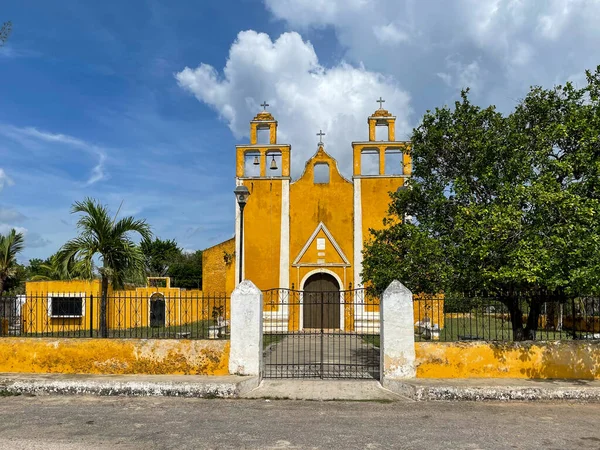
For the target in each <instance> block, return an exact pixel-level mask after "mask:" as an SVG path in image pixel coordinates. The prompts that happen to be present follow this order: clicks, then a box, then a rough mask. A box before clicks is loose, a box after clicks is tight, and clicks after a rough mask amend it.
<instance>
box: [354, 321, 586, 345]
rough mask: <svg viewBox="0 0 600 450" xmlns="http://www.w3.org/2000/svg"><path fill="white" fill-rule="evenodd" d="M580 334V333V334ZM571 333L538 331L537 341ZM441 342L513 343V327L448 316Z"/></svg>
mask: <svg viewBox="0 0 600 450" xmlns="http://www.w3.org/2000/svg"><path fill="white" fill-rule="evenodd" d="M578 334H579V333H578ZM572 339H573V335H572V333H571V332H570V331H551V330H538V332H537V336H536V340H538V341H555V340H572ZM362 340H363V342H364V343H365V344H367V345H373V346H374V347H379V346H380V336H379V335H378V334H376V335H363V336H362ZM425 340H428V339H425V338H424V337H422V336H420V335H418V334H415V341H425ZM439 340H440V341H441V342H456V341H467V340H478V341H512V325H511V324H510V321H503V320H501V319H498V318H495V317H493V316H492V315H483V314H481V315H473V316H471V317H470V318H469V317H451V316H450V315H449V314H447V315H446V319H445V321H444V328H443V329H442V330H440V339H439Z"/></svg>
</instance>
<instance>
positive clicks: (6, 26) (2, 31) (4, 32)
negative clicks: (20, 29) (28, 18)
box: [0, 21, 12, 47]
mask: <svg viewBox="0 0 600 450" xmlns="http://www.w3.org/2000/svg"><path fill="white" fill-rule="evenodd" d="M11 31H12V22H11V21H8V22H4V23H3V24H2V27H0V47H2V46H3V45H4V43H5V42H6V41H7V40H8V37H9V36H10V32H11Z"/></svg>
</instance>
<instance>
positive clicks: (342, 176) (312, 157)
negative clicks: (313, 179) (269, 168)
mask: <svg viewBox="0 0 600 450" xmlns="http://www.w3.org/2000/svg"><path fill="white" fill-rule="evenodd" d="M321 149H322V150H323V153H325V155H327V156H328V157H329V159H331V160H332V161H333V165H334V167H335V170H336V171H337V173H338V175H339V176H340V177H341V178H342V180H344V181H345V182H347V183H350V184H352V181H350V180H349V179H348V178H346V177H345V176H344V175H343V174H342V172H340V168H339V167H338V162H337V159H335V158H334V157H333V156H331V155H330V154H329V153H327V151H326V150H325V147H324V146H323V145H319V148H318V149H317V151H316V152H315V153H314V154H313V155H312V156H311V157H310V158H308V159H307V160H306V162H305V163H304V170H303V171H302V174H301V175H300V177H298V178H297V179H295V180H294V181H292V182H291V183H290V184H294V183H296V182H297V181H300V180H301V179H302V178H304V175H306V170H307V169H308V164H309V163H310V162H311V161H312V160H313V159H315V158H316V157H317V155H318V154H319V150H321Z"/></svg>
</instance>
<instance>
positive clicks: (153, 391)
mask: <svg viewBox="0 0 600 450" xmlns="http://www.w3.org/2000/svg"><path fill="white" fill-rule="evenodd" d="M384 386H385V387H382V386H381V385H380V384H379V383H378V382H377V381H375V380H319V379H316V380H312V379H308V380H290V379H287V380H263V381H262V382H260V384H259V379H258V378H257V377H241V376H233V375H231V376H222V377H215V376H199V375H63V374H20V373H3V374H0V396H1V395H2V392H7V393H13V394H33V395H78V394H79V395H123V396H171V397H197V398H265V399H291V400H318V401H327V400H345V401H386V402H387V401H404V402H406V401H408V402H412V401H436V400H442V401H444V400H445V401H486V400H490V401H493V400H495V401H498V400H499V401H537V400H571V401H573V400H578V401H600V380H595V381H588V380H525V379H507V378H470V379H423V378H419V379H412V380H387V381H386V382H385V383H384Z"/></svg>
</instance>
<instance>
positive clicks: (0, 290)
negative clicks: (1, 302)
mask: <svg viewBox="0 0 600 450" xmlns="http://www.w3.org/2000/svg"><path fill="white" fill-rule="evenodd" d="M3 292H4V278H1V277H0V297H1V296H2V293H3Z"/></svg>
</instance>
